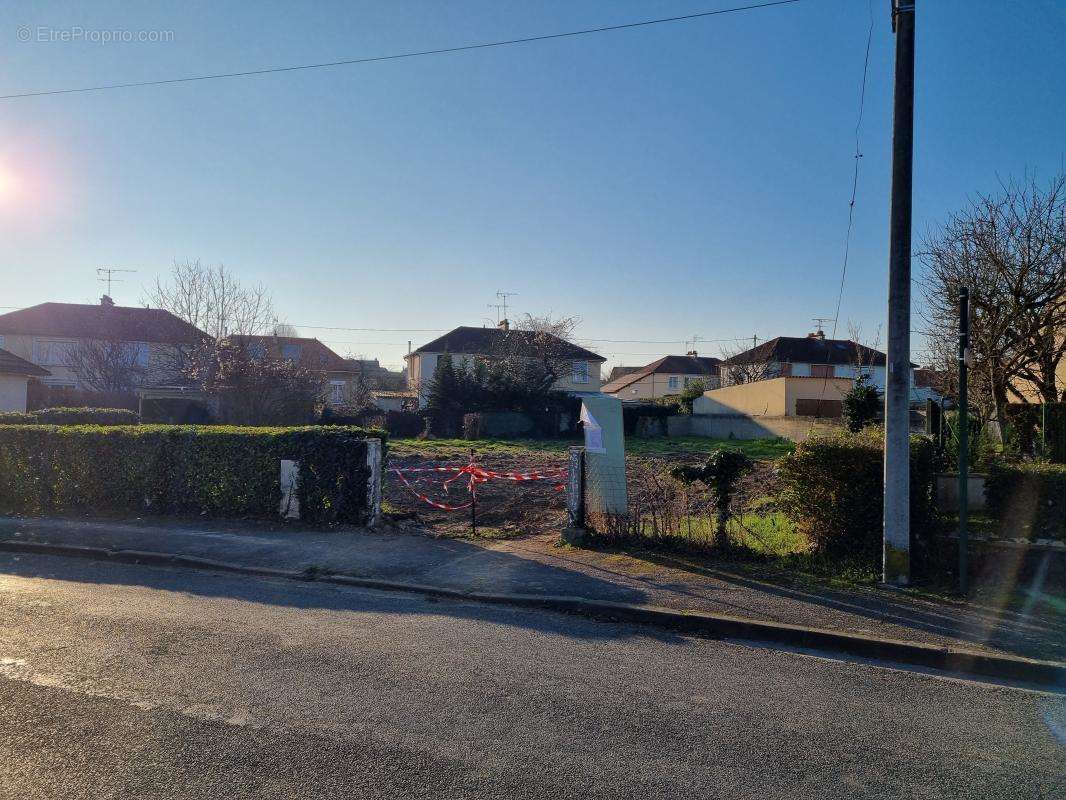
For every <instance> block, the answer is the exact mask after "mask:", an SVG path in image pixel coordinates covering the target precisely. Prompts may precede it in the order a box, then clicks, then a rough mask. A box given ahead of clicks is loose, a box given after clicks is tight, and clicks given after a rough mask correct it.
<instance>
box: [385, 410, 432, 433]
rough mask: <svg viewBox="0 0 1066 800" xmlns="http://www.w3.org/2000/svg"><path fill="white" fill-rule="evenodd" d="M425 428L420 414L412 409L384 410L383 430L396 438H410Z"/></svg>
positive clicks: (424, 422)
mask: <svg viewBox="0 0 1066 800" xmlns="http://www.w3.org/2000/svg"><path fill="white" fill-rule="evenodd" d="M425 428H426V421H425V420H424V419H422V415H421V414H416V413H415V412H414V411H387V412H385V430H387V431H388V432H389V436H395V437H396V438H398V439H410V438H413V437H415V436H418V435H419V434H420V433H422V431H423V430H425Z"/></svg>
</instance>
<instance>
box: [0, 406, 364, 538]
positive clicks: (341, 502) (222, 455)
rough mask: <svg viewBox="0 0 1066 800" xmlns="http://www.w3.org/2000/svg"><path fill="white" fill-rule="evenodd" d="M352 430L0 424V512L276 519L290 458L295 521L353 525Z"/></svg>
mask: <svg viewBox="0 0 1066 800" xmlns="http://www.w3.org/2000/svg"><path fill="white" fill-rule="evenodd" d="M368 436H374V437H380V438H381V439H382V442H383V443H384V440H385V433H384V432H383V431H376V430H365V429H361V428H341V427H335V428H323V427H311V428H238V427H221V426H219V427H195V426H176V425H174V426H171V425H138V426H114V427H103V426H71V427H58V426H53V425H20V426H0V511H3V512H19V513H24V514H47V513H53V512H69V511H78V512H85V513H126V514H131V513H136V514H143V513H146V512H147V513H153V514H201V515H206V516H217V517H243V516H259V517H276V516H277V515H278V504H279V502H280V500H281V487H280V481H279V466H280V464H279V462H280V461H281V459H292V460H296V461H299V462H300V490H299V498H300V509H301V518H303V519H309V520H315V521H326V522H363V521H364V520H365V516H366V482H367V478H368V470H367V466H366V443H365V441H364V439H365V438H366V437H368Z"/></svg>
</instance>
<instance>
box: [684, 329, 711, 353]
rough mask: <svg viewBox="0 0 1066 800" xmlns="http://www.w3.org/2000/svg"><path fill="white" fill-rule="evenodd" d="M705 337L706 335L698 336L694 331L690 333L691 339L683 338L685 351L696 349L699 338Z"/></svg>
mask: <svg viewBox="0 0 1066 800" xmlns="http://www.w3.org/2000/svg"><path fill="white" fill-rule="evenodd" d="M706 338H707V337H706V336H700V335H698V334H695V333H694V334H692V338H691V339H686V340H685V350H686V352H691V351H693V350H695V349H696V345H697V344H698V343H699V342H700V341H701V340H703V339H706Z"/></svg>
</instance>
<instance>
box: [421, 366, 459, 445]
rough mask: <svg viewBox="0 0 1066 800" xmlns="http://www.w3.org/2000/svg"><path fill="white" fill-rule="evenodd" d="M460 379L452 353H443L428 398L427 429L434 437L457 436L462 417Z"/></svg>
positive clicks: (434, 373)
mask: <svg viewBox="0 0 1066 800" xmlns="http://www.w3.org/2000/svg"><path fill="white" fill-rule="evenodd" d="M460 401H461V398H460V387H459V378H458V376H457V375H456V372H455V364H454V363H453V362H452V356H451V353H448V352H445V353H442V354H441V356H440V358H438V359H437V368H436V369H435V370H434V371H433V378H432V380H431V382H430V384H429V392H428V393H427V397H426V423H427V425H426V427H427V430H428V431H429V433H432V434H433V435H434V436H448V437H450V436H455V435H456V432H457V431H458V429H459V420H460V417H461V416H462V413H463V412H462V406H461V405H460Z"/></svg>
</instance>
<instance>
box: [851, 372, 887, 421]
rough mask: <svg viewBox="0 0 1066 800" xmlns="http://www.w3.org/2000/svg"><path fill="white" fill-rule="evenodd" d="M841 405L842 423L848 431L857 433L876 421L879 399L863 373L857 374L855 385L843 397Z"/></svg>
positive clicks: (874, 388) (875, 389)
mask: <svg viewBox="0 0 1066 800" xmlns="http://www.w3.org/2000/svg"><path fill="white" fill-rule="evenodd" d="M843 405H844V422H845V423H846V424H847V426H848V430H849V431H853V432H855V433H858V432H859V431H861V430H862V429H863V428H865V427H866V426H867V425H869V424H871V423H872V422H874V421H876V419H877V412H878V411H879V410H880V409H881V398H880V397H878V396H877V388H876V387H874V386H872V385H871V384H870V382H869V377H868V376H867V375H866V374H865V373H863V372H860V373H859V377H858V378H856V379H855V385H854V386H852V387H851V389H850V390H849V391H848V393H847V394H846V395H844V404H843Z"/></svg>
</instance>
